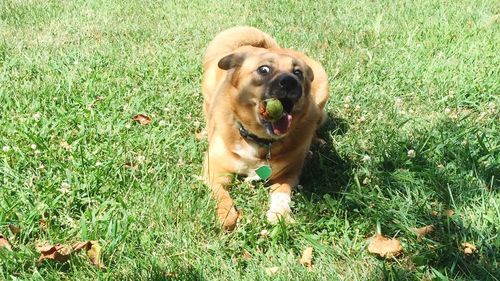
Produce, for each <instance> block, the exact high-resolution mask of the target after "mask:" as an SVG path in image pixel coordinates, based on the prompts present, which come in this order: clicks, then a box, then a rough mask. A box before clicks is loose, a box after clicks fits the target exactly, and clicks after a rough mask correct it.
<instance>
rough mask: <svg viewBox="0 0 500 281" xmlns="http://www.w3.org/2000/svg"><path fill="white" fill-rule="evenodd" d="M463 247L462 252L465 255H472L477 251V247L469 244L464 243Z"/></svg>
mask: <svg viewBox="0 0 500 281" xmlns="http://www.w3.org/2000/svg"><path fill="white" fill-rule="evenodd" d="M462 247H463V248H462V251H463V252H464V254H465V255H472V254H473V253H475V252H476V251H477V248H476V246H475V245H474V244H471V243H468V242H465V243H462Z"/></svg>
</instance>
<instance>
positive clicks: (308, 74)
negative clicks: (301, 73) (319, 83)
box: [306, 64, 314, 82]
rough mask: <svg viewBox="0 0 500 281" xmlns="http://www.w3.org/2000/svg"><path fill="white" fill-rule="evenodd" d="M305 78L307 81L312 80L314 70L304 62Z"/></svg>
mask: <svg viewBox="0 0 500 281" xmlns="http://www.w3.org/2000/svg"><path fill="white" fill-rule="evenodd" d="M306 79H307V80H309V82H312V81H314V71H313V70H312V68H311V67H310V66H309V65H307V64H306Z"/></svg>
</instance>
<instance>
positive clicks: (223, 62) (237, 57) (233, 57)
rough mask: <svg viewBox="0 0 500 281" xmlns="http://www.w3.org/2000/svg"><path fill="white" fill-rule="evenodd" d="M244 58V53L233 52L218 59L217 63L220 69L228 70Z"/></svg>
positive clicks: (237, 65) (239, 63) (238, 64)
mask: <svg viewBox="0 0 500 281" xmlns="http://www.w3.org/2000/svg"><path fill="white" fill-rule="evenodd" d="M244 60H245V54H242V53H233V54H230V55H227V56H225V57H223V58H222V59H220V60H219V63H218V64H217V65H218V66H219V68H220V69H223V70H228V69H231V68H236V67H239V66H241V64H242V63H243V61H244Z"/></svg>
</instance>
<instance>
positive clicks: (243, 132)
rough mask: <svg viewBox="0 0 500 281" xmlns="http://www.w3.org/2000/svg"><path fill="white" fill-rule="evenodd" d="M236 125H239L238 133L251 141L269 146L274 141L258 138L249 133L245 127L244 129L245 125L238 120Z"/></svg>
mask: <svg viewBox="0 0 500 281" xmlns="http://www.w3.org/2000/svg"><path fill="white" fill-rule="evenodd" d="M238 127H239V129H238V130H239V131H240V135H241V137H242V138H244V139H246V140H250V141H253V142H255V143H257V144H258V145H260V146H265V147H270V146H271V145H272V143H273V142H274V140H273V139H263V138H259V137H258V136H256V135H254V134H252V133H250V132H249V131H247V129H245V127H243V125H242V124H241V123H240V122H238Z"/></svg>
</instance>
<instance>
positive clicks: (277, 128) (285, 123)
mask: <svg viewBox="0 0 500 281" xmlns="http://www.w3.org/2000/svg"><path fill="white" fill-rule="evenodd" d="M291 123H292V115H290V114H288V113H285V115H283V117H281V119H280V120H278V121H276V122H273V131H274V134H275V135H277V136H279V135H283V134H285V133H286V132H288V129H290V124H291Z"/></svg>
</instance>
